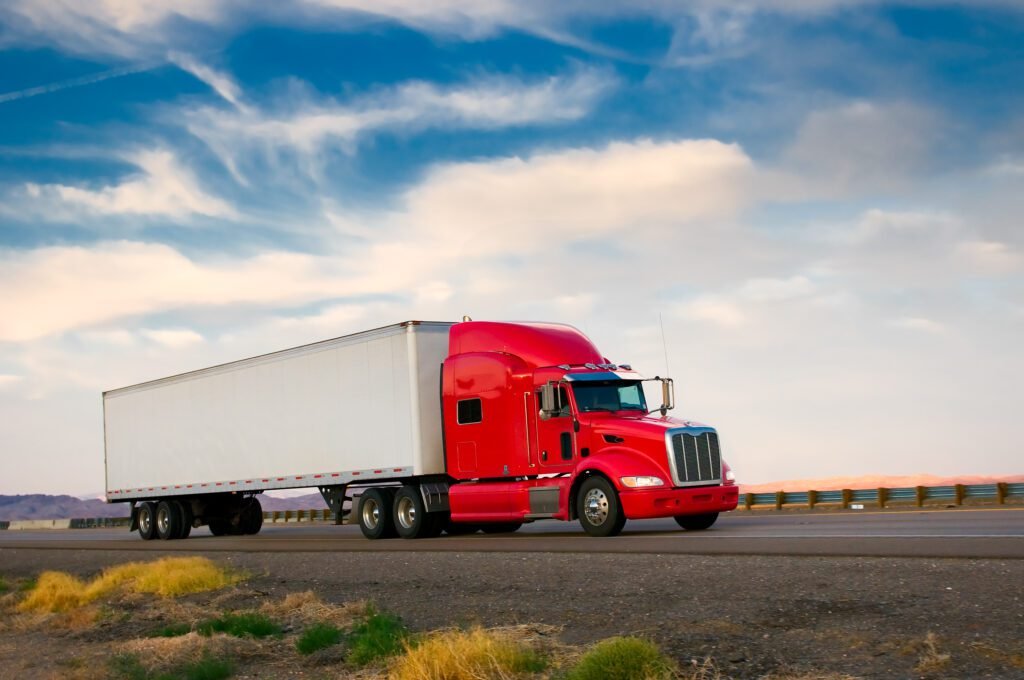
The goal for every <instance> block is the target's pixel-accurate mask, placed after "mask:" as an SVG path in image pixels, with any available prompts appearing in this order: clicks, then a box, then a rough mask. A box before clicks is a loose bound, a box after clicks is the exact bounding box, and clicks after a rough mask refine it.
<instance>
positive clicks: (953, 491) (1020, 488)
mask: <svg viewBox="0 0 1024 680" xmlns="http://www.w3.org/2000/svg"><path fill="white" fill-rule="evenodd" d="M977 501H981V502H985V501H995V503H996V504H997V505H1005V504H1006V503H1007V502H1008V501H1011V502H1014V501H1024V484H1012V483H1006V482H1000V483H998V484H953V485H950V486H905V487H898V488H888V487H879V488H877V489H832V490H829V491H816V490H811V491H775V492H771V493H745V494H743V496H742V498H741V502H740V505H739V507H738V508H737V509H738V510H756V509H762V508H773V509H775V510H782V509H784V508H798V507H806V508H809V509H814V508H817V507H822V506H826V507H831V508H839V509H842V510H849V509H856V506H858V505H859V506H865V505H872V506H874V507H877V508H891V507H901V506H904V507H906V506H911V507H918V508H922V507H924V506H925V505H953V506H958V505H965V504H973V503H974V502H977Z"/></svg>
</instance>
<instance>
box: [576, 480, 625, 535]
mask: <svg viewBox="0 0 1024 680" xmlns="http://www.w3.org/2000/svg"><path fill="white" fill-rule="evenodd" d="M577 499H578V500H577V506H576V514H577V515H578V516H579V518H580V524H581V525H583V530H584V531H586V532H587V533H588V534H590V535H591V536H615V535H616V534H618V533H619V532H620V531H622V527H624V526H625V525H626V514H625V513H624V512H623V511H622V503H620V502H619V494H617V493H616V492H615V489H614V488H612V485H611V484H609V483H608V480H606V479H605V478H604V477H597V476H594V477H590V478H589V479H587V480H586V481H584V482H583V484H582V485H581V486H580V491H579V494H578V495H577Z"/></svg>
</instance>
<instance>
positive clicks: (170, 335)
mask: <svg viewBox="0 0 1024 680" xmlns="http://www.w3.org/2000/svg"><path fill="white" fill-rule="evenodd" d="M139 334H140V335H142V337H144V338H146V339H147V340H149V341H151V342H155V343H156V344H158V345H163V346H164V347H170V348H172V349H177V348H180V347H188V346H189V345H195V344H198V343H201V342H203V336H202V335H200V334H199V333H196V332H195V331H193V330H189V329H187V328H161V329H150V328H144V329H142V330H141V331H139Z"/></svg>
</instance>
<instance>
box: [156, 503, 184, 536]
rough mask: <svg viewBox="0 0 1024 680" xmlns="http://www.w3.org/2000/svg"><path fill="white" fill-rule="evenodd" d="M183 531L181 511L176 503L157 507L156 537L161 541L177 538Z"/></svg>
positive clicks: (162, 504) (161, 504) (160, 504)
mask: <svg viewBox="0 0 1024 680" xmlns="http://www.w3.org/2000/svg"><path fill="white" fill-rule="evenodd" d="M180 531H181V509H180V507H179V506H178V503H177V502H176V501H160V502H159V503H157V505H156V537H157V538H159V539H160V540H161V541H167V540H170V539H172V538H177V537H178V533H179V532H180Z"/></svg>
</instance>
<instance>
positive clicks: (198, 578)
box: [18, 557, 243, 612]
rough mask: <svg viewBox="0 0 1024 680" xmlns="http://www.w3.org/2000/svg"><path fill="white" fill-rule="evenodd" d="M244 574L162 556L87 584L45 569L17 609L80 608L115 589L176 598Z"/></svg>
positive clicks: (196, 560) (205, 562) (203, 562)
mask: <svg viewBox="0 0 1024 680" xmlns="http://www.w3.org/2000/svg"><path fill="white" fill-rule="evenodd" d="M242 578H243V576H242V575H240V574H234V573H232V572H229V571H228V570H227V569H224V568H223V567H219V566H217V565H216V564H214V563H213V562H212V561H210V560H208V559H207V558H205V557H165V558H163V559H159V560H157V561H155V562H130V563H128V564H122V565H118V566H116V567H110V568H108V569H105V570H104V571H103V572H102V573H101V574H100V575H99V576H98V577H96V578H95V579H93V580H92V581H90V582H88V583H86V582H84V581H82V580H80V579H77V578H75V577H74V576H72V575H70V574H66V573H64V572H60V571H47V572H43V573H42V574H41V575H40V576H39V581H38V582H37V583H35V584H33V587H32V588H31V590H30V591H29V594H28V597H26V598H25V599H24V600H23V601H22V602H21V604H19V605H18V609H19V610H20V611H41V612H59V611H68V610H70V609H75V608H78V607H82V606H84V605H86V604H89V603H90V602H92V601H94V600H96V599H98V598H100V597H104V596H106V595H109V594H111V593H113V592H115V591H119V590H120V591H125V592H133V593H149V594H154V595H159V596H161V597H177V596H179V595H187V594H191V593H201V592H206V591H210V590H217V589H219V588H224V587H226V586H229V585H233V584H235V583H237V582H238V581H240V580H242Z"/></svg>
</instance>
